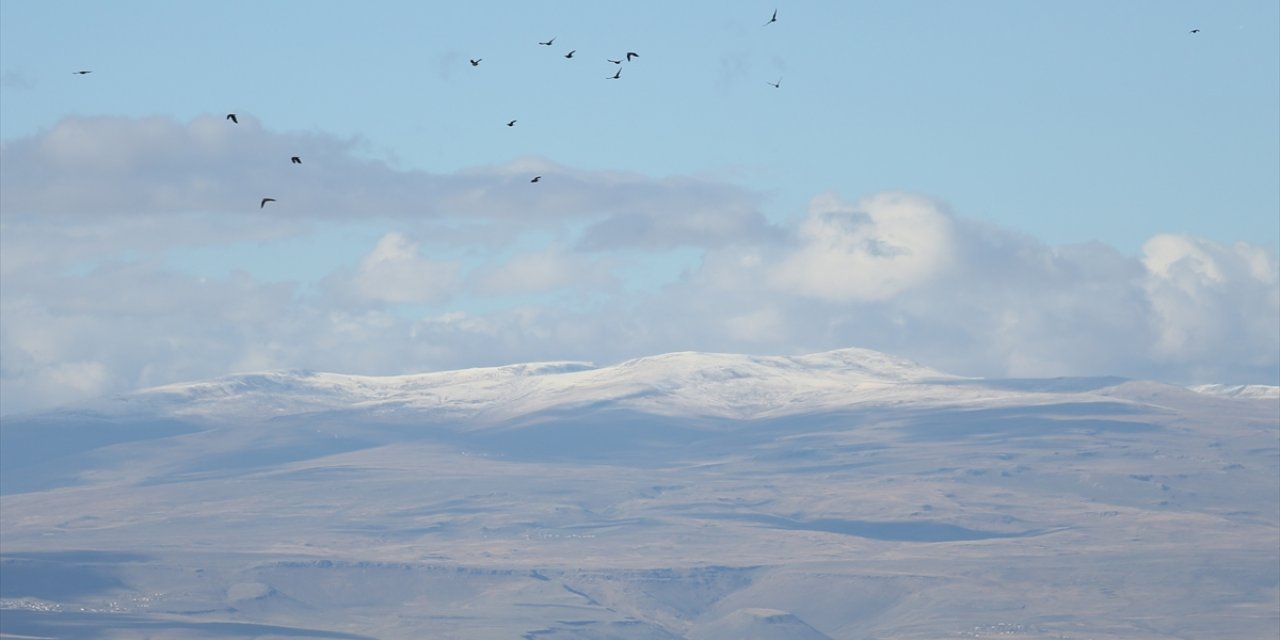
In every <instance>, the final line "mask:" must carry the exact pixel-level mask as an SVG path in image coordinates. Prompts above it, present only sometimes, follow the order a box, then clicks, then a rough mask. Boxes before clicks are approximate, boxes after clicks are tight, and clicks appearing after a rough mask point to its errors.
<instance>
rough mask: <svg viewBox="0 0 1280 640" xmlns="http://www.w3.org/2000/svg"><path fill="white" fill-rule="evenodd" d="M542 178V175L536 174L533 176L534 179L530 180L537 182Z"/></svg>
mask: <svg viewBox="0 0 1280 640" xmlns="http://www.w3.org/2000/svg"><path fill="white" fill-rule="evenodd" d="M541 179H542V176H534V177H533V179H532V180H530V181H529V182H537V181H539V180H541Z"/></svg>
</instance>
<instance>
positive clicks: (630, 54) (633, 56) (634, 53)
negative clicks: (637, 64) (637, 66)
mask: <svg viewBox="0 0 1280 640" xmlns="http://www.w3.org/2000/svg"><path fill="white" fill-rule="evenodd" d="M639 57H640V54H638V53H636V52H634V51H628V52H627V62H631V59H632V58H639Z"/></svg>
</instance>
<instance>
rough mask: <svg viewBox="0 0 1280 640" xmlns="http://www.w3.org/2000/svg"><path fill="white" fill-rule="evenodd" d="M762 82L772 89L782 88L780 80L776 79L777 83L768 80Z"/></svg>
mask: <svg viewBox="0 0 1280 640" xmlns="http://www.w3.org/2000/svg"><path fill="white" fill-rule="evenodd" d="M764 82H765V84H767V85H769V86H771V87H773V88H774V89H778V88H780V87H782V78H778V81H777V82H769V81H768V80H765V81H764Z"/></svg>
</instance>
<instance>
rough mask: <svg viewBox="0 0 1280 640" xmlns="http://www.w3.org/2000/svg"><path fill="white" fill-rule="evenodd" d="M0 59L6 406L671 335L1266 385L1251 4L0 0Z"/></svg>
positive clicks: (742, 345) (1275, 229)
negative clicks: (265, 200) (206, 288)
mask: <svg viewBox="0 0 1280 640" xmlns="http://www.w3.org/2000/svg"><path fill="white" fill-rule="evenodd" d="M775 8H777V10H778V21H777V22H776V23H772V24H769V25H767V26H765V25H764V23H765V21H766V20H767V19H768V17H769V15H770V13H771V12H772V11H773V10H774V9H775ZM1191 29H1200V30H1201V31H1200V32H1199V33H1196V34H1191V33H1189V31H1190V30H1191ZM551 37H555V38H556V39H555V42H554V44H553V45H552V46H549V47H548V46H540V45H538V44H537V43H538V42H539V41H544V40H546V39H548V38H551ZM570 50H575V51H576V53H575V54H574V57H573V58H572V59H566V58H564V57H563V56H564V54H565V53H567V52H568V51H570ZM627 51H635V52H637V53H639V54H640V56H639V57H638V58H636V59H635V60H632V61H629V62H625V63H623V64H622V65H614V64H612V63H610V62H607V61H606V59H607V58H613V59H618V58H620V57H622V56H624V55H625V53H626V52H627ZM470 58H480V59H482V61H481V63H480V65H479V66H475V67H473V66H471V65H470V64H469V63H468V62H467V61H468V59H470ZM79 69H91V70H92V71H93V73H91V74H88V75H83V76H82V75H76V74H73V73H72V72H73V71H75V70H79ZM618 69H621V71H622V74H621V77H620V78H618V79H617V80H612V79H607V77H608V76H610V75H612V74H613V73H614V72H615V71H617V70H618ZM778 81H780V86H779V87H778V88H774V87H772V86H770V85H769V84H768V83H770V82H778ZM0 89H2V91H3V93H2V94H0V96H2V99H0V139H2V140H3V142H4V157H3V160H4V178H3V183H2V185H0V186H2V187H3V188H2V189H0V195H2V196H3V200H2V201H0V203H2V204H3V211H2V212H0V214H2V215H3V217H4V220H3V227H2V228H3V230H4V236H3V243H4V246H3V248H4V249H5V252H4V253H5V254H7V255H6V256H5V258H4V262H5V264H4V267H5V269H4V274H3V277H4V284H5V285H6V286H5V291H4V294H5V295H4V300H3V304H0V314H3V316H4V319H5V320H6V323H5V324H6V325H7V326H6V327H5V328H3V329H0V334H2V335H0V349H3V353H2V354H0V355H3V358H4V360H5V362H4V363H3V372H2V373H0V384H3V385H4V387H3V388H4V390H5V396H4V404H5V405H6V406H5V407H4V409H3V410H4V412H5V413H9V412H11V411H12V410H14V409H13V408H14V407H18V408H22V409H25V408H29V407H33V406H45V405H48V404H52V403H56V402H61V401H66V400H70V399H75V398H78V397H82V396H88V395H93V394H97V393H108V392H118V391H123V390H128V389H131V388H136V387H138V386H141V385H146V384H156V383H160V382H169V381H173V380H176V379H186V378H189V377H205V376H209V375H218V374H221V373H229V372H231V371H235V370H243V368H276V367H309V368H325V369H330V370H339V371H349V372H353V373H399V372H403V371H414V370H429V369H439V368H452V367H455V366H472V365H482V364H500V363H504V362H512V361H517V360H524V359H541V358H557V357H572V358H581V359H590V360H596V361H601V362H607V361H610V360H611V359H617V358H623V357H631V356H635V355H643V354H644V353H647V352H652V351H660V350H674V349H707V350H735V351H754V352H770V353H781V352H795V351H798V350H805V349H825V348H836V347H840V346H863V347H870V348H880V349H884V350H888V351H895V352H899V353H902V354H903V355H908V356H911V357H916V358H918V359H921V360H922V361H924V362H925V363H926V364H930V365H933V366H937V367H941V368H949V369H951V370H953V371H955V372H957V373H972V374H977V375H1015V374H1019V375H1020V374H1037V375H1067V374H1073V375H1074V374H1089V373H1119V374H1122V375H1145V376H1153V377H1162V378H1166V379H1171V380H1178V381H1223V380H1224V379H1230V380H1239V381H1245V380H1248V381H1261V382H1270V383H1275V378H1276V370H1277V365H1276V363H1277V361H1278V360H1280V358H1277V351H1280V348H1278V347H1277V346H1276V341H1277V340H1278V339H1273V338H1272V337H1269V336H1273V335H1274V334H1275V333H1276V332H1277V331H1280V329H1276V327H1277V325H1278V324H1280V320H1277V319H1276V317H1275V316H1276V309H1277V308H1280V307H1278V306H1277V305H1280V302H1276V298H1277V294H1276V283H1275V281H1276V257H1275V255H1276V252H1277V251H1278V250H1280V215H1278V213H1280V184H1278V182H1277V175H1280V8H1278V6H1277V4H1276V3H1274V2H1265V1H1257V2H1212V3H1210V2H1168V1H1161V2H1141V1H1134V2H1123V3H1114V2H1071V3H1046V2H995V1H991V2H973V3H960V2H943V1H933V2H926V1H919V2H867V3H852V2H787V3H778V4H775V3H771V2H727V1H726V2H699V3H696V4H694V3H676V2H647V3H623V2H559V3H527V2H521V3H516V2H469V3H450V4H445V3H416V2H373V3H363V4H353V3H342V2H269V3H250V2H234V1H232V2H219V3H185V2H183V3H174V2H118V3H111V4H94V3H79V2H34V1H32V2H24V1H7V2H5V3H4V4H3V5H0ZM227 112H236V113H237V114H239V116H240V118H241V124H239V125H232V124H231V123H228V122H226V121H225V120H223V119H222V117H223V115H225V114H226V113H227ZM512 119H516V120H517V123H516V125H515V126H514V127H507V126H506V123H507V122H508V121H509V120H512ZM290 155H301V156H302V157H303V164H302V165H301V166H294V165H291V164H289V163H288V161H287V160H288V157H289V156H290ZM538 174H541V175H544V178H543V181H541V182H540V183H538V184H536V185H535V184H530V183H528V181H527V178H529V177H532V176H533V175H538ZM265 196H272V197H276V198H277V202H275V203H271V204H269V205H268V206H267V207H266V208H263V209H259V208H258V201H259V199H260V198H261V197H265ZM903 203H908V204H903ZM842 216H843V217H844V218H841V217H842ZM840 219H844V222H838V223H837V222H833V221H838V220H840ZM903 220H910V221H912V222H911V223H910V224H905V225H904V224H903ZM930 225H935V226H930ZM926 258H927V259H926ZM735 264H736V265H739V267H740V268H738V269H736V270H735V269H734V268H733V267H732V265H735ZM1108 265H1110V266H1108ZM880 269H884V270H887V271H888V273H886V272H884V271H878V270H880ZM913 269H914V270H918V273H916V274H915V275H911V274H912V273H914V272H913V271H912V270H913ZM1108 269H1110V270H1108ZM810 270H813V271H810ZM833 270H834V271H833ZM841 270H848V271H847V272H844V271H841ZM1184 272H1185V273H1184ZM744 274H746V275H744ZM904 274H905V275H904ZM991 274H998V275H996V276H992V275H991ZM1017 274H1021V276H1018V275H1017ZM1180 274H1182V275H1180ZM1188 274H1189V275H1188ZM1015 276H1016V277H1015ZM1237 276H1238V281H1237V279H1233V278H1236V277H1237ZM1184 277H1185V278H1189V280H1185V281H1184V280H1180V279H1179V278H1184ZM742 278H746V280H747V281H740V280H741V279H742ZM196 284H209V285H214V286H215V287H216V288H218V292H216V293H215V294H210V295H213V296H215V297H216V296H218V295H225V296H228V301H226V303H225V304H221V305H215V306H214V307H211V308H210V309H208V310H206V311H205V312H202V313H201V314H199V315H196V316H188V315H184V314H190V313H192V311H191V307H190V305H187V306H181V305H179V306H174V305H175V304H176V303H174V302H173V300H174V299H180V298H181V296H175V295H174V294H173V290H183V291H187V292H189V291H190V290H191V289H192V287H193V286H195V285H196ZM1195 287H1202V288H1203V287H1208V289H1206V290H1205V291H1201V290H1200V289H1195ZM122 289H123V290H127V291H129V292H130V293H129V295H127V296H125V295H122V293H121V290H122ZM941 290H945V291H946V292H949V293H952V294H954V295H957V296H959V298H957V299H954V300H952V299H949V298H948V297H947V296H945V295H937V294H938V293H939V291H941ZM1100 290H1101V291H1102V293H1099V291H1100ZM86 291H89V292H93V293H92V294H87V293H85V292H86ZM1054 291H1056V292H1057V293H1058V294H1059V295H1057V296H1051V295H1049V292H1054ZM978 292H981V293H978ZM1108 292H1109V293H1108ZM1162 292H1163V293H1162ZM1172 292H1179V293H1176V295H1175V293H1172ZM1188 292H1190V293H1188ZM1108 295H1115V296H1117V299H1116V300H1115V301H1113V302H1114V304H1115V305H1116V306H1117V308H1118V309H1120V308H1128V307H1127V306H1126V305H1132V309H1131V310H1130V311H1129V312H1126V313H1121V312H1118V311H1117V312H1116V314H1117V315H1116V316H1115V317H1112V316H1109V315H1108V312H1106V311H1105V310H1103V309H1100V308H1099V307H1098V306H1097V305H1093V306H1090V305H1089V304H1087V303H1088V302H1090V301H1093V302H1099V301H1100V300H1105V299H1106V298H1107V296H1108ZM259 296H261V297H262V298H261V299H263V300H267V299H269V300H271V301H270V302H269V303H264V304H261V305H259V307H258V308H257V309H256V310H250V309H247V308H246V309H239V310H237V309H238V307H239V306H240V305H248V304H249V302H250V301H253V300H258V299H259ZM272 296H276V297H277V298H279V299H281V300H284V302H279V301H277V300H276V299H275V298H272ZM1162 296H1164V297H1162ZM1169 296H1173V298H1176V299H1173V298H1169ZM1179 296H1180V297H1179ZM1233 296H1241V297H1242V298H1243V299H1242V300H1238V299H1236V298H1235V297H1233ZM98 297H102V298H103V299H102V300H99V299H98ZM122 299H130V304H132V305H133V306H131V307H129V310H128V311H127V312H126V311H123V310H122V309H120V308H117V307H118V306H119V305H121V304H124V303H123V302H122ZM976 300H981V302H976ZM277 305H280V306H278V308H277ZM702 305H706V306H705V308H703V306H702ZM1251 305H1252V306H1251ZM1257 305H1261V306H1257ZM265 308H271V309H273V310H274V311H273V312H272V314H265V312H264V311H263V309H265ZM260 313H261V314H265V315H264V316H263V317H261V318H258V317H257V315H256V314H260ZM273 314H274V315H273ZM1197 314H1199V315H1197ZM1126 315H1136V316H1137V317H1136V318H1127V317H1122V316H1126ZM1245 315H1248V317H1244V316H1245ZM122 316H128V317H129V318H131V321H130V322H128V323H124V324H115V323H117V322H121V321H120V318H121V317H122ZM940 318H950V320H948V321H943V320H941V319H940ZM255 322H260V323H262V324H261V326H259V325H255V324H254V323H255ZM273 322H274V323H275V324H274V325H272V323H273ZM288 323H295V326H293V327H292V329H291V330H289V331H285V330H283V329H282V328H281V327H282V326H283V325H284V324H288ZM1001 323H1006V324H1008V325H1009V326H1007V327H1005V328H1004V329H1000V328H998V327H999V326H1003V325H1002V324H1001ZM1259 323H1261V324H1259ZM658 325H671V326H658ZM139 327H145V328H139ZM979 327H981V328H979ZM1009 327H1012V329H1010V328H1009ZM1029 327H1033V328H1034V330H1032V329H1029ZM348 329H349V330H350V331H354V332H355V333H354V334H350V335H349V334H347V333H344V331H346V330H348ZM120 332H125V333H127V334H129V335H128V336H122V337H120V338H117V339H115V344H114V346H111V345H105V344H103V341H106V340H107V338H105V337H103V336H104V335H117V334H119V333H120ZM133 332H136V335H133ZM380 332H381V333H380ZM433 332H434V333H433ZM1022 332H1025V333H1026V334H1027V335H1026V336H1024V337H1023V338H1014V337H1011V336H1017V335H1019V334H1020V333H1022ZM1064 332H1065V333H1068V334H1073V335H1076V338H1077V340H1076V341H1074V342H1073V341H1067V340H1060V338H1061V336H1062V335H1063V334H1064ZM1077 332H1078V333H1077ZM130 336H132V337H130ZM944 337H945V339H944ZM1019 340H1021V342H1020V341H1019ZM1059 341H1061V344H1059ZM1081 341H1083V342H1087V343H1089V346H1088V347H1087V348H1082V346H1081V344H1080V342H1081ZM1134 341H1140V342H1142V344H1144V345H1145V347H1144V348H1141V349H1136V348H1134V349H1130V348H1126V349H1115V348H1113V346H1114V345H1120V344H1123V345H1129V344H1132V343H1133V342H1134ZM45 342H47V343H48V344H45ZM41 345H44V346H41ZM1055 345H1057V346H1055ZM1095 351H1096V353H1094V352H1095ZM202 354H203V355H202ZM1089 354H1094V355H1089ZM1259 354H1261V355H1259ZM1207 378H1214V379H1213V380H1207ZM68 380H74V381H75V382H74V384H72V383H70V382H68ZM60 389H61V391H59V390H60ZM68 389H70V390H68Z"/></svg>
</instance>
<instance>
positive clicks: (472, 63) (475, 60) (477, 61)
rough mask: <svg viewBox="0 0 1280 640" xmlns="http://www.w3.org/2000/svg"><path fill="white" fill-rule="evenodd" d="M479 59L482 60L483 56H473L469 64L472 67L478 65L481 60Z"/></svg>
mask: <svg viewBox="0 0 1280 640" xmlns="http://www.w3.org/2000/svg"><path fill="white" fill-rule="evenodd" d="M481 60H484V58H473V59H472V60H471V66H473V67H478V66H480V61H481Z"/></svg>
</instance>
